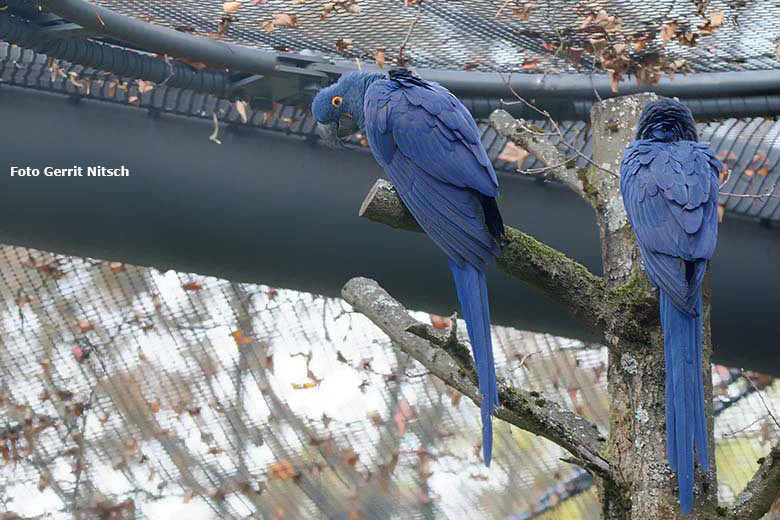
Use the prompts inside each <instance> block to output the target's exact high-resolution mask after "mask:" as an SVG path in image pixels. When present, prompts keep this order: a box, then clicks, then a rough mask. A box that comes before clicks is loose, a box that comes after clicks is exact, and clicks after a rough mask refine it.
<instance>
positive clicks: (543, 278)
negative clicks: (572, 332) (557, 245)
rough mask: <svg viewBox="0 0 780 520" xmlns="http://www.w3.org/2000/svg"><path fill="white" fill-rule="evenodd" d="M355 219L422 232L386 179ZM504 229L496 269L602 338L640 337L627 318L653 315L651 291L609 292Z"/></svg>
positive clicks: (560, 257) (568, 262) (580, 269)
mask: <svg viewBox="0 0 780 520" xmlns="http://www.w3.org/2000/svg"><path fill="white" fill-rule="evenodd" d="M359 215H360V216H361V217H366V218H368V219H371V220H374V221H376V222H381V223H382V224H386V225H388V226H390V227H393V228H396V229H404V230H407V231H417V232H422V228H421V227H420V226H419V224H417V221H416V220H414V217H413V216H412V214H411V213H409V210H408V209H407V208H406V206H404V203H403V202H402V201H401V198H400V197H399V196H398V192H397V191H396V189H395V187H394V186H393V185H392V184H391V183H389V182H388V181H386V180H384V179H379V180H377V181H376V183H375V184H374V186H373V187H372V188H371V190H370V191H369V192H368V195H366V199H365V200H364V201H363V204H362V205H361V207H360V212H359ZM504 231H505V233H506V240H505V241H504V243H503V244H502V245H501V257H500V258H499V259H498V260H497V265H498V267H499V268H500V269H501V270H502V271H504V272H505V273H507V274H509V275H510V276H513V277H514V278H517V279H518V280H521V281H522V282H524V283H526V284H528V285H530V286H532V287H535V288H537V289H539V290H541V291H542V292H544V293H545V294H547V295H548V296H550V297H552V298H553V299H555V300H557V301H558V302H559V303H560V304H561V305H563V307H565V308H566V310H568V311H569V312H570V313H571V314H572V315H573V316H574V317H575V318H577V319H578V320H579V321H580V323H582V325H583V326H584V327H585V328H586V329H588V330H589V331H591V332H593V333H594V334H596V335H598V336H599V337H601V338H602V339H604V338H605V335H607V334H609V335H611V336H616V337H618V336H633V337H636V335H637V334H638V333H641V331H642V330H643V329H642V327H640V326H637V324H636V323H635V320H632V319H628V316H629V314H628V313H629V312H634V314H632V315H631V316H636V317H640V318H643V317H645V316H646V315H647V314H648V313H651V314H652V313H653V312H655V316H656V317H657V312H658V311H657V307H658V304H657V301H656V300H653V299H652V294H650V293H649V292H647V294H645V292H646V291H645V290H644V286H642V287H633V286H629V287H627V288H619V289H609V288H607V286H606V284H605V283H604V281H603V280H602V278H600V277H598V276H596V275H595V274H593V273H591V272H590V271H588V270H587V269H586V268H585V266H583V265H582V264H579V263H577V262H575V261H574V260H572V259H571V258H569V257H567V256H566V255H564V254H563V253H561V252H560V251H557V250H556V249H553V248H552V247H550V246H548V245H546V244H543V243H541V242H539V241H538V240H536V239H535V238H533V237H532V236H530V235H527V234H525V233H523V232H521V231H518V230H516V229H514V228H511V227H508V226H505V227H504ZM635 289H636V290H635ZM605 343H606V344H607V347H611V346H612V343H611V342H609V341H606V342H605Z"/></svg>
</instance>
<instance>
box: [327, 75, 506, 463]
mask: <svg viewBox="0 0 780 520" xmlns="http://www.w3.org/2000/svg"><path fill="white" fill-rule="evenodd" d="M312 114H313V115H314V117H315V119H316V120H317V121H318V123H319V127H320V135H321V136H323V138H324V139H326V140H330V141H331V142H334V141H335V142H338V140H339V139H343V138H345V137H347V136H349V135H350V134H352V133H354V132H355V131H357V130H361V131H363V132H364V133H365V136H366V138H367V139H368V144H369V147H370V148H371V152H372V153H373V155H374V158H375V159H376V161H377V162H378V163H379V164H380V165H381V166H382V167H383V168H384V170H385V173H386V174H387V176H388V178H389V179H390V180H391V181H392V182H393V184H394V185H395V187H396V189H397V190H398V194H399V196H400V197H401V200H402V201H403V202H404V204H405V205H406V207H407V208H409V211H410V212H411V213H412V215H413V216H414V218H415V219H416V220H417V222H418V223H419V224H420V226H421V227H422V228H423V230H424V231H425V233H426V234H427V235H428V236H429V237H430V238H431V239H432V240H433V241H434V242H435V243H436V245H438V246H439V247H440V248H441V249H442V250H443V251H444V253H445V254H446V255H447V256H448V257H449V264H450V269H451V271H452V274H453V277H454V278H455V287H456V289H457V294H458V300H459V301H460V306H461V310H462V314H463V318H464V319H465V321H466V325H467V328H468V334H469V339H470V340H471V346H472V349H473V354H474V361H475V363H476V367H477V374H478V379H479V390H480V393H481V394H482V406H481V412H482V413H481V415H482V453H483V457H484V460H485V464H486V465H488V466H489V465H490V459H491V453H492V446H493V427H492V424H491V415H492V414H493V411H494V410H495V408H496V406H498V389H497V388H496V371H495V366H494V363H493V346H492V342H491V337H490V310H489V308H488V295H487V284H486V281H485V266H486V265H487V264H489V263H491V262H493V261H494V259H495V258H496V257H497V256H498V255H499V243H500V242H501V240H502V237H503V234H504V224H503V221H502V219H501V214H500V213H499V211H498V206H497V205H496V196H497V195H498V180H497V179H496V173H495V171H494V170H493V165H492V164H491V162H490V160H489V159H488V156H487V153H486V152H485V149H484V147H483V146H482V142H481V140H480V133H479V130H478V129H477V124H476V123H475V122H474V119H473V118H472V116H471V114H470V113H469V111H468V110H467V109H466V107H464V106H463V104H462V103H461V102H460V101H458V99H457V98H456V97H455V96H453V95H452V94H451V93H450V92H449V91H448V90H447V89H445V88H444V87H442V86H441V85H439V84H437V83H432V82H428V81H425V80H423V79H421V78H419V77H417V76H415V75H413V74H412V73H411V72H410V71H408V70H406V69H395V70H392V71H390V73H389V77H385V76H384V75H381V74H376V73H369V72H353V73H349V74H345V75H343V76H342V77H341V78H340V79H339V81H338V82H337V83H335V84H334V85H331V86H329V87H326V88H324V89H323V90H321V91H320V92H319V93H318V94H317V96H316V97H315V99H314V102H313V103H312Z"/></svg>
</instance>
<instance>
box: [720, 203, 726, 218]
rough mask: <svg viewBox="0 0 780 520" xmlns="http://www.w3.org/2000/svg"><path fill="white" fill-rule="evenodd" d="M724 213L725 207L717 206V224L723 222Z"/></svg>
mask: <svg viewBox="0 0 780 520" xmlns="http://www.w3.org/2000/svg"><path fill="white" fill-rule="evenodd" d="M725 212H726V206H725V205H723V204H718V222H723V215H724V213H725Z"/></svg>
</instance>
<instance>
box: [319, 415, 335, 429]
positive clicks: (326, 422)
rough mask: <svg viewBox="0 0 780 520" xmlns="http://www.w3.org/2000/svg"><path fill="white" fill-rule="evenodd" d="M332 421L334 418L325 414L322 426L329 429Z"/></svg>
mask: <svg viewBox="0 0 780 520" xmlns="http://www.w3.org/2000/svg"><path fill="white" fill-rule="evenodd" d="M332 420H333V418H332V417H329V416H328V415H326V414H324V413H323V414H322V424H323V425H325V427H326V428H327V427H328V425H329V424H330V423H331V421H332Z"/></svg>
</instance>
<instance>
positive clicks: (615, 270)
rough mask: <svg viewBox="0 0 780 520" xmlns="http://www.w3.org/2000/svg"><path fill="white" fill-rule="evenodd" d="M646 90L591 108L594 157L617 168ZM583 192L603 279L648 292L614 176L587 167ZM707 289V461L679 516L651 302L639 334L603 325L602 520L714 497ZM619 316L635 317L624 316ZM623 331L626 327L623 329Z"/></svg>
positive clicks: (706, 511)
mask: <svg viewBox="0 0 780 520" xmlns="http://www.w3.org/2000/svg"><path fill="white" fill-rule="evenodd" d="M654 98H655V96H653V95H637V96H628V97H622V98H615V99H609V100H606V101H603V102H601V103H599V104H597V105H595V106H594V107H593V111H592V113H591V128H592V132H593V161H594V163H595V164H596V165H598V166H600V167H601V168H604V169H606V170H610V171H612V172H619V170H620V161H621V159H622V156H623V151H624V150H625V148H626V145H627V144H628V143H629V142H630V141H632V140H633V138H634V131H635V128H636V124H637V122H638V119H639V115H640V113H641V111H642V108H643V107H644V105H645V104H646V103H648V102H649V101H651V100H652V99H654ZM588 176H589V181H590V183H589V184H590V186H588V187H587V189H586V193H588V194H589V196H590V197H591V198H592V199H594V200H592V203H593V206H594V209H595V211H596V218H597V222H598V227H599V233H600V236H601V244H602V262H603V268H604V280H605V281H606V283H607V286H608V287H610V288H619V287H624V288H625V289H626V290H627V291H628V290H631V291H636V294H637V295H639V294H641V293H645V292H647V291H653V292H654V293H656V291H655V290H654V289H652V288H651V287H649V285H648V283H647V281H646V279H645V278H644V277H643V276H642V275H641V274H640V270H641V260H640V258H639V252H638V250H637V248H636V243H635V239H634V234H633V232H632V231H631V227H630V226H629V224H628V220H627V217H626V213H625V209H624V207H623V204H622V201H621V200H620V190H619V178H618V177H615V176H612V175H610V174H609V173H607V172H605V171H603V170H600V169H597V168H592V169H591V171H590V172H589V173H588ZM708 296H709V295H708V294H706V295H705V309H704V318H703V320H702V321H703V322H704V329H705V332H704V334H703V347H704V353H703V356H702V361H703V366H702V377H703V378H704V389H705V403H706V410H707V416H708V417H709V424H708V430H709V439H710V441H709V445H710V455H709V458H710V467H711V468H713V470H711V471H710V472H709V473H708V474H702V473H701V471H700V470H699V468H698V467H697V472H696V484H695V486H696V487H695V500H694V502H695V507H694V512H693V515H692V516H689V517H683V516H682V515H681V513H680V506H679V502H678V499H677V496H678V493H677V478H676V477H675V475H674V474H673V473H672V472H671V470H670V469H669V466H668V464H667V463H666V426H665V424H666V422H665V405H664V403H665V370H664V346H663V334H662V332H661V323H660V315H659V312H658V306H657V303H656V307H655V309H654V310H652V312H648V316H647V318H648V320H647V322H646V323H642V324H641V327H638V328H642V329H644V330H643V333H642V334H635V335H632V334H630V330H632V329H631V328H628V329H626V328H623V329H622V331H621V333H620V334H619V335H613V334H611V333H610V331H609V330H607V333H606V335H605V336H606V338H605V339H606V341H607V342H608V343H610V355H609V369H608V376H607V377H608V384H609V387H608V388H609V395H610V397H611V411H610V431H609V437H608V440H607V447H606V456H607V458H608V459H610V460H611V461H612V464H613V471H614V472H615V473H616V482H614V483H605V482H604V481H603V480H601V481H600V486H599V490H600V493H601V497H602V505H603V508H602V510H603V516H604V518H606V519H627V518H637V519H642V520H655V519H670V518H708V517H710V516H711V514H712V513H713V512H714V507H715V502H716V499H717V496H716V495H717V493H716V491H717V485H716V482H715V471H714V465H715V464H714V456H713V449H712V448H713V447H714V443H713V438H712V399H711V397H712V377H711V373H710V368H709V367H710V356H711V353H712V345H711V341H710V333H709V328H710V327H709V297H708ZM625 319H635V320H640V321H641V320H642V318H641V317H637V316H632V317H628V316H626V318H625ZM626 330H628V331H629V333H626V332H625V331H626Z"/></svg>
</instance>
